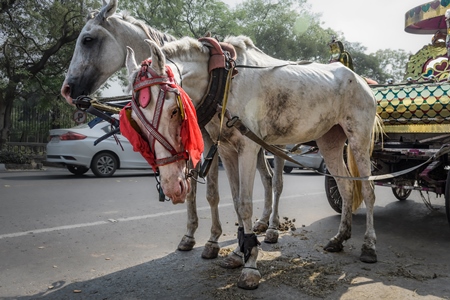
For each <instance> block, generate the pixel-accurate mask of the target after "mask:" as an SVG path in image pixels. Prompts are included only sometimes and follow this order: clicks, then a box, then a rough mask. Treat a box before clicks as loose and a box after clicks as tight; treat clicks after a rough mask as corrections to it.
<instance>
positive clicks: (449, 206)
mask: <svg viewBox="0 0 450 300" xmlns="http://www.w3.org/2000/svg"><path fill="white" fill-rule="evenodd" d="M444 196H445V213H446V214H447V220H448V223H449V225H450V171H449V172H448V173H447V182H446V184H445V195H444Z"/></svg>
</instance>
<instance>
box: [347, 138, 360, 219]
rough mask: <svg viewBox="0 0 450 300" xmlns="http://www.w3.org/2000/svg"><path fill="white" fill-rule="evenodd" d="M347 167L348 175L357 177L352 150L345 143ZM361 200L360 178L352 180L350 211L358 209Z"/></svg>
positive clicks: (357, 172) (356, 167) (357, 171)
mask: <svg viewBox="0 0 450 300" xmlns="http://www.w3.org/2000/svg"><path fill="white" fill-rule="evenodd" d="M347 168H348V171H349V172H350V176H352V177H359V170H358V166H357V165H356V162H355V157H354V156H353V151H352V150H351V149H350V145H347ZM362 201H363V196H362V184H361V181H360V180H353V201H352V211H355V210H357V209H358V207H359V206H360V205H361V203H362Z"/></svg>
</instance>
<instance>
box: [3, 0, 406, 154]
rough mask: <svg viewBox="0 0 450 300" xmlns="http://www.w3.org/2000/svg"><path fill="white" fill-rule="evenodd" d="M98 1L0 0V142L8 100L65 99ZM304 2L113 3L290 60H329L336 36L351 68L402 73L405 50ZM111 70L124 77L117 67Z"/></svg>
mask: <svg viewBox="0 0 450 300" xmlns="http://www.w3.org/2000/svg"><path fill="white" fill-rule="evenodd" d="M102 5H103V4H102V1H100V0H71V1H69V0H59V1H47V0H27V1H16V0H9V1H2V5H1V6H0V48H1V53H0V134H1V136H0V146H1V144H2V142H3V141H4V139H5V134H4V131H3V129H5V128H6V129H9V127H10V126H11V120H10V113H11V109H12V103H13V102H14V101H20V102H23V103H28V104H29V105H39V106H43V107H46V108H48V109H49V110H55V112H56V111H61V110H62V106H67V104H65V102H64V101H62V100H61V97H60V96H59V90H60V87H61V83H62V82H63V80H64V72H65V70H66V69H67V67H68V65H69V63H70V60H71V57H72V53H73V50H74V47H75V41H76V38H77V37H78V34H79V32H80V31H81V29H82V27H83V26H84V24H85V22H86V15H87V13H88V12H89V11H92V10H93V9H99V8H100V7H101V6H102ZM309 8H310V7H309V4H308V0H243V1H242V2H240V4H238V5H237V6H236V7H234V8H230V7H228V6H227V5H225V4H224V3H223V2H222V1H221V0H170V1H166V0H133V1H132V0H119V3H118V11H119V12H124V11H128V12H129V13H130V14H131V15H132V16H134V17H136V18H137V19H141V20H144V21H145V22H146V23H147V24H149V25H150V26H153V27H155V28H157V29H158V30H161V31H164V32H168V33H170V34H172V35H174V36H177V37H182V36H185V35H189V36H192V37H200V36H203V35H204V34H205V33H206V32H208V31H209V32H211V33H212V34H213V36H216V37H218V38H219V39H223V38H224V37H225V36H227V35H240V34H243V35H247V36H249V37H251V38H252V39H253V41H254V43H255V45H256V46H257V47H259V48H260V49H261V50H263V51H264V52H266V53H267V54H269V55H271V56H273V57H276V58H280V59H286V60H292V61H296V60H311V61H317V62H321V63H327V62H328V60H329V57H330V53H329V49H328V43H329V42H330V40H331V37H332V36H337V37H338V38H339V39H340V40H342V41H343V42H344V44H345V46H346V49H347V50H348V51H349V52H350V53H351V55H352V57H353V60H354V66H355V71H356V72H357V73H359V74H361V75H364V76H367V77H371V78H373V79H375V80H377V81H379V82H380V83H384V82H385V81H386V80H387V79H388V78H393V79H394V80H396V81H400V80H401V78H402V77H403V76H402V74H403V73H404V68H405V65H406V61H407V59H408V57H407V56H408V54H407V53H406V52H405V51H403V50H390V49H386V50H379V51H377V52H376V53H374V54H366V53H365V52H366V49H365V47H364V46H363V45H360V44H358V43H349V42H346V41H345V37H344V34H343V33H338V32H335V31H333V30H332V29H330V28H326V29H325V28H323V26H322V24H321V21H320V15H316V14H313V13H311V11H310V9H309ZM382 47H383V45H382V44H380V48H382ZM117 76H118V78H119V80H121V79H123V74H122V73H119V74H118V75H117ZM3 116H4V117H3ZM55 122H57V121H55ZM55 126H57V125H55Z"/></svg>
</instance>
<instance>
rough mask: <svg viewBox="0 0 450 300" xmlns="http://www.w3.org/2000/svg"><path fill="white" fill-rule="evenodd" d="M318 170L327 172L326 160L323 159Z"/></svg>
mask: <svg viewBox="0 0 450 300" xmlns="http://www.w3.org/2000/svg"><path fill="white" fill-rule="evenodd" d="M318 171H319V172H320V173H324V174H325V173H326V172H327V165H326V164H325V162H324V161H322V163H321V164H320V167H319V169H318Z"/></svg>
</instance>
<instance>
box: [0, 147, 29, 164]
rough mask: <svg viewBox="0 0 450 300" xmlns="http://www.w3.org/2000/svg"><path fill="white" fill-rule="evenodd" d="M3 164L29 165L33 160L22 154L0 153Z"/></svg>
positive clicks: (4, 151)
mask: <svg viewBox="0 0 450 300" xmlns="http://www.w3.org/2000/svg"><path fill="white" fill-rule="evenodd" d="M0 163H1V164H29V163H31V159H30V158H29V157H27V156H26V155H24V154H23V153H20V152H12V151H6V150H2V151H0Z"/></svg>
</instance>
